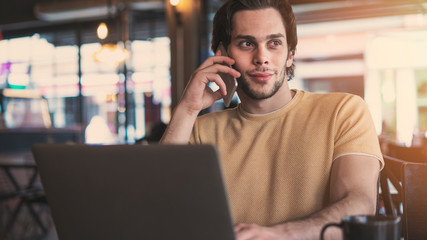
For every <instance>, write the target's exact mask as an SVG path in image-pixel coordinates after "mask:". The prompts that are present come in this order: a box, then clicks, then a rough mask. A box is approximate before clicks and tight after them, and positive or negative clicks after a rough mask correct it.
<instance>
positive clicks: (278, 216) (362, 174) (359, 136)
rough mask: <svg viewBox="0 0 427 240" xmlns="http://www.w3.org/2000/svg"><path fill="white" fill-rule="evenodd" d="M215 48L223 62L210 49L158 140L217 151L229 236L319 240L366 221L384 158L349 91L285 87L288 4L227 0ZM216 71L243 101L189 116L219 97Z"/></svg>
mask: <svg viewBox="0 0 427 240" xmlns="http://www.w3.org/2000/svg"><path fill="white" fill-rule="evenodd" d="M219 42H223V43H224V45H225V47H226V49H227V52H228V55H229V56H230V57H223V56H220V52H218V51H217V52H216V55H215V56H212V57H209V58H208V59H207V60H206V61H205V62H203V63H202V64H201V66H200V67H199V68H198V69H196V71H195V72H194V74H193V75H192V76H191V79H190V81H189V83H188V85H187V88H186V89H185V92H184V94H183V97H182V99H181V100H180V102H179V104H178V105H177V107H176V109H175V111H174V114H173V116H172V120H171V122H170V124H169V126H168V128H167V130H166V132H165V134H164V136H163V138H162V143H173V144H180V143H181V144H182V143H184V144H186V143H188V142H190V143H197V144H214V145H216V146H217V147H218V149H219V152H220V155H221V163H222V167H223V173H224V178H225V182H226V185H227V190H228V193H229V199H230V204H231V209H232V212H233V217H234V221H235V223H236V226H235V232H236V239H238V240H244V239H319V235H320V230H321V228H322V226H324V225H325V224H326V223H328V222H339V221H340V219H341V218H343V217H345V216H348V215H357V214H374V213H375V207H376V196H377V179H378V173H379V171H380V169H381V167H382V164H383V160H382V155H381V152H380V148H379V144H378V138H377V136H376V131H375V129H374V126H373V123H372V120H371V118H370V115H369V111H368V109H367V107H366V105H365V104H364V102H363V100H362V99H361V98H359V97H356V96H353V95H350V94H345V93H331V94H313V93H309V92H305V91H301V90H291V89H289V86H288V84H287V81H286V78H287V77H288V78H289V79H290V78H292V75H293V59H294V53H295V48H296V44H297V37H296V26H295V17H294V14H293V12H292V8H291V6H290V4H289V3H288V2H287V1H286V0H231V1H227V2H226V3H225V4H224V5H223V6H222V7H221V8H220V9H219V10H218V12H217V14H216V15H215V18H214V31H213V39H212V48H213V49H214V50H215V49H216V48H217V46H218V45H219ZM224 64H225V65H230V66H231V65H232V66H233V68H231V67H228V66H225V65H224ZM218 72H222V73H226V74H230V75H232V76H234V77H236V78H238V82H239V87H238V90H237V92H238V95H239V98H240V100H241V103H240V104H239V106H238V107H236V108H234V109H229V110H225V111H221V112H215V113H210V114H206V115H203V116H201V117H199V118H197V116H198V114H199V112H200V111H201V110H203V109H205V108H207V107H209V106H211V105H212V104H213V103H214V102H215V101H216V100H218V99H220V98H221V96H222V95H225V94H226V90H225V84H224V82H223V81H222V79H221V78H220V76H219V75H218ZM209 82H215V83H216V84H217V85H218V86H219V88H220V90H219V91H217V92H213V91H212V90H211V89H210V88H209V87H208V86H207V84H208V83H209ZM328 231H329V230H328ZM331 232H332V231H331ZM330 235H332V236H333V235H334V234H333V233H332V234H330ZM337 235H338V234H335V236H333V237H336V236H337ZM338 237H339V235H338Z"/></svg>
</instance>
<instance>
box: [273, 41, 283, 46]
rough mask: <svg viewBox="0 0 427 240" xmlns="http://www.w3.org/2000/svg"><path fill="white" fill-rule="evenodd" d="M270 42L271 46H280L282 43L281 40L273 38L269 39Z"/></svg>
mask: <svg viewBox="0 0 427 240" xmlns="http://www.w3.org/2000/svg"><path fill="white" fill-rule="evenodd" d="M270 44H271V45H272V46H280V45H282V42H281V41H279V40H274V41H271V42H270Z"/></svg>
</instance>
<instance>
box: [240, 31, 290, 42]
mask: <svg viewBox="0 0 427 240" xmlns="http://www.w3.org/2000/svg"><path fill="white" fill-rule="evenodd" d="M284 37H285V36H284V35H283V34H282V33H273V34H270V35H268V36H267V38H266V39H274V38H284ZM236 39H245V40H251V41H255V40H256V38H255V37H254V36H252V35H237V36H236Z"/></svg>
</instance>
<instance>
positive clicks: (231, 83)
mask: <svg viewBox="0 0 427 240" xmlns="http://www.w3.org/2000/svg"><path fill="white" fill-rule="evenodd" d="M218 49H219V50H220V51H221V55H222V56H227V57H228V54H227V50H226V49H225V47H224V45H223V44H222V42H220V43H219V45H218ZM218 49H217V50H218ZM229 67H231V66H229ZM218 74H219V76H220V77H221V78H222V80H223V81H224V83H225V86H226V89H227V95H225V96H224V97H222V98H223V99H224V106H225V107H229V106H230V103H231V100H232V99H233V96H234V93H235V92H236V89H237V80H236V78H234V77H233V76H231V75H229V74H226V73H221V72H219V73H218Z"/></svg>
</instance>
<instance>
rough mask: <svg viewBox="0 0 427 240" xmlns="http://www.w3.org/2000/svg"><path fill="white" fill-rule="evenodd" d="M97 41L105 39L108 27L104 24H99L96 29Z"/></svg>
mask: <svg viewBox="0 0 427 240" xmlns="http://www.w3.org/2000/svg"><path fill="white" fill-rule="evenodd" d="M96 33H97V34H98V38H99V39H105V38H106V37H107V36H108V27H107V24H105V23H103V22H102V23H100V24H99V26H98V29H97V30H96Z"/></svg>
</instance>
